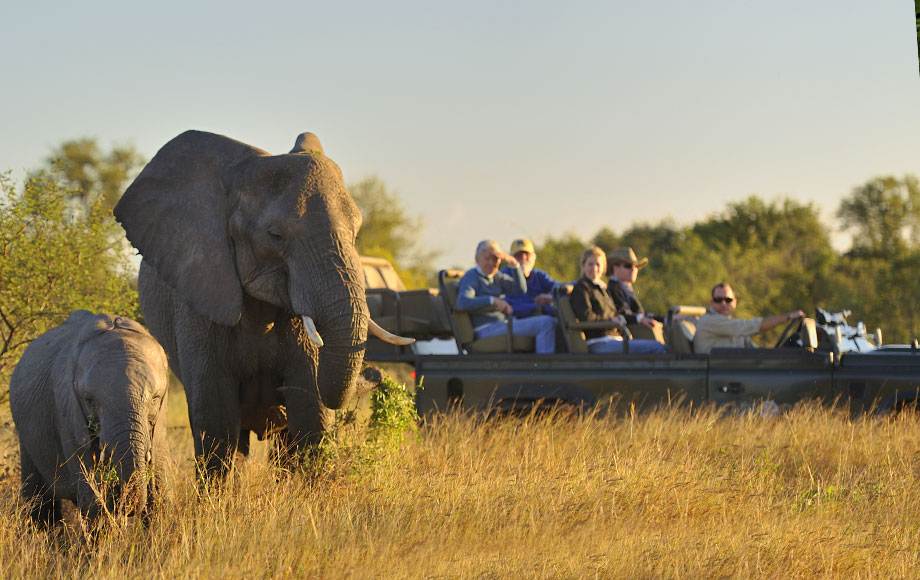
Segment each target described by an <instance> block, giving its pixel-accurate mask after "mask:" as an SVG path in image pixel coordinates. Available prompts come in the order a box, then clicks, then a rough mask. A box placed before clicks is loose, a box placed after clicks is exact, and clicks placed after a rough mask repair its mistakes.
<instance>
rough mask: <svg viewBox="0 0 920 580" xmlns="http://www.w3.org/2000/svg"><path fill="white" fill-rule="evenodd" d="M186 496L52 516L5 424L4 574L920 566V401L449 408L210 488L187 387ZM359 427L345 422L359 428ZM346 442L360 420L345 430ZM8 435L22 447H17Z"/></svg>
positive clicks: (248, 469) (885, 573)
mask: <svg viewBox="0 0 920 580" xmlns="http://www.w3.org/2000/svg"><path fill="white" fill-rule="evenodd" d="M170 402H171V404H172V408H173V409H174V412H173V415H172V419H171V421H172V423H173V425H172V426H173V431H172V433H171V435H172V437H171V443H172V445H173V453H174V458H175V459H176V463H177V470H176V476H175V478H174V479H175V487H176V489H175V497H174V499H173V502H172V503H171V504H170V505H168V506H166V507H165V508H164V509H162V510H161V511H160V512H159V514H158V516H157V517H156V519H155V521H154V522H153V525H152V526H151V527H150V529H148V530H145V529H143V528H142V527H140V526H139V525H138V524H137V523H136V522H133V521H126V522H113V523H110V524H109V525H108V526H107V527H106V529H105V531H104V532H103V533H102V535H101V536H100V537H99V539H98V540H97V541H96V544H95V546H93V547H90V546H89V545H88V544H87V543H86V542H85V541H83V540H82V538H81V537H80V536H79V534H77V533H75V532H73V531H72V530H71V531H69V532H68V531H65V532H64V533H59V534H57V535H49V534H48V533H45V532H40V531H36V530H35V529H33V528H32V527H31V525H30V524H28V523H27V522H26V521H25V520H24V518H23V514H22V511H23V510H22V507H21V503H20V501H19V499H18V497H17V496H16V484H17V483H18V474H17V473H16V472H17V471H18V458H17V457H16V452H15V450H16V446H15V439H14V435H13V432H12V430H11V429H10V428H9V427H7V428H5V429H3V432H2V441H0V443H2V447H0V451H2V457H0V460H2V464H0V577H2V578H20V577H41V578H49V577H56V578H85V577H99V578H119V579H120V578H124V577H134V576H137V577H155V578H287V577H292V578H293V577H296V578H387V579H390V578H725V577H737V578H750V577H769V578H847V579H849V578H910V577H916V576H917V571H918V570H920V531H918V526H920V494H918V493H917V489H918V473H920V455H918V453H920V428H918V427H920V418H918V416H916V415H913V414H904V415H901V416H897V417H892V418H876V417H868V418H860V419H856V420H852V419H851V418H850V417H849V416H848V415H847V414H845V413H843V412H840V411H837V410H831V409H825V408H822V407H818V406H814V405H808V404H806V405H801V406H799V407H796V408H794V409H792V410H791V411H789V412H788V413H786V414H784V415H782V416H780V417H778V418H772V419H770V418H762V417H760V416H759V415H757V414H746V415H740V416H722V415H720V414H719V413H717V412H715V411H712V410H708V411H707V410H703V411H699V410H697V411H696V412H694V413H690V412H688V411H687V410H685V409H677V408H663V409H660V410H657V411H651V412H648V413H644V414H641V415H638V416H631V415H630V414H629V413H626V414H623V413H610V414H606V415H602V414H599V413H595V414H593V415H591V416H588V417H569V416H565V415H550V416H539V417H527V418H518V419H506V420H498V421H490V422H483V421H480V420H476V419H473V418H469V417H465V416H462V415H442V416H438V417H434V418H432V419H430V420H429V421H428V423H427V424H426V425H425V426H424V428H423V429H422V430H421V432H420V435H419V437H418V438H417V439H412V440H410V441H406V442H405V443H404V444H403V445H402V446H401V447H400V448H399V449H398V450H396V451H390V452H388V451H386V450H384V451H381V452H379V453H377V454H376V455H373V454H369V453H368V452H367V451H366V450H365V451H359V450H358V449H356V448H355V447H353V446H351V445H349V444H343V445H342V446H340V447H339V448H337V449H333V450H332V451H331V453H330V456H329V457H328V459H327V461H326V462H325V463H324V464H323V465H322V466H321V467H320V468H317V469H316V470H315V471H314V472H312V473H310V474H303V473H298V474H293V475H292V474H287V473H284V472H282V471H279V470H277V469H275V468H272V467H270V466H269V465H268V464H267V461H265V459H264V455H265V449H264V446H263V447H262V448H260V449H259V450H258V452H257V453H256V455H257V457H254V458H253V459H252V460H250V461H248V462H246V463H244V464H242V465H241V466H239V468H238V469H237V471H236V473H235V474H234V476H233V477H232V478H231V479H230V480H229V481H228V482H226V484H225V485H224V486H223V487H222V488H221V489H213V490H210V491H209V492H202V493H199V492H198V488H197V486H196V484H195V480H194V477H193V470H192V467H191V454H192V452H191V441H190V436H189V434H188V431H187V425H185V426H183V424H184V423H185V418H184V416H183V414H184V401H180V400H178V397H177V398H173V399H172V400H171V401H170ZM346 435H347V434H346ZM344 440H345V441H348V440H349V438H348V437H347V436H346V437H344ZM10 449H12V451H10Z"/></svg>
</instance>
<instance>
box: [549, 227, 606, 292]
mask: <svg viewBox="0 0 920 580" xmlns="http://www.w3.org/2000/svg"><path fill="white" fill-rule="evenodd" d="M588 245H589V244H587V243H585V242H584V240H582V239H581V238H579V237H578V236H577V235H576V234H574V233H572V232H568V233H565V234H563V235H562V236H560V237H558V238H554V237H552V236H550V237H549V238H547V239H546V241H545V242H543V244H542V245H538V246H537V247H536V248H534V249H535V250H536V251H537V259H538V262H537V267H538V268H540V269H541V270H545V271H546V273H547V274H549V275H550V276H552V277H553V278H555V279H556V280H559V281H560V282H569V281H573V280H578V279H579V278H581V254H582V252H584V251H585V248H587V247H588ZM605 249H606V248H605Z"/></svg>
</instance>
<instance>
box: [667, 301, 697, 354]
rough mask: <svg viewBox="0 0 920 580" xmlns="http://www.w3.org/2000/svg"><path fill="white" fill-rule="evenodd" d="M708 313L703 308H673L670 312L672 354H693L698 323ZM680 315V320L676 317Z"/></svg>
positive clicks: (669, 337)
mask: <svg viewBox="0 0 920 580" xmlns="http://www.w3.org/2000/svg"><path fill="white" fill-rule="evenodd" d="M705 313H706V309H705V308H703V307H702V306H672V307H671V308H670V309H669V310H668V324H667V328H668V348H669V349H670V351H671V352H675V353H683V354H692V353H693V337H694V336H695V335H696V321H697V320H699V319H700V316H702V315H703V314H705ZM678 315H680V317H681V318H680V320H675V317H676V316H678Z"/></svg>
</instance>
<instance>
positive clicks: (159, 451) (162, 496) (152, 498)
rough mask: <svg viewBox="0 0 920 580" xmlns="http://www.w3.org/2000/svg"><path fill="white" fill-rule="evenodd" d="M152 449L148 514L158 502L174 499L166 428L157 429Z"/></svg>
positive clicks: (148, 488) (146, 516)
mask: <svg viewBox="0 0 920 580" xmlns="http://www.w3.org/2000/svg"><path fill="white" fill-rule="evenodd" d="M150 451H151V459H150V470H151V472H152V473H151V475H152V477H151V478H150V483H149V484H148V487H147V514H150V513H152V512H153V510H154V509H155V508H156V506H157V505H158V504H163V503H166V502H169V501H170V500H171V499H172V497H171V492H172V488H171V485H170V484H171V482H170V478H169V476H170V474H169V469H170V466H171V459H170V456H169V446H168V443H167V440H166V429H163V428H157V429H156V431H155V432H154V435H153V444H152V448H151V450H150ZM147 514H145V521H146V520H147V518H149V516H148V515H147Z"/></svg>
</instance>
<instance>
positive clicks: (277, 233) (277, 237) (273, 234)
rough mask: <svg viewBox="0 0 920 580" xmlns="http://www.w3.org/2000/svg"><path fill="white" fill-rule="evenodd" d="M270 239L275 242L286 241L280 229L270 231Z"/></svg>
mask: <svg viewBox="0 0 920 580" xmlns="http://www.w3.org/2000/svg"><path fill="white" fill-rule="evenodd" d="M268 237H269V238H271V240H272V241H273V242H283V241H284V236H282V235H281V230H280V229H278V228H270V229H269V230H268Z"/></svg>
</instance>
